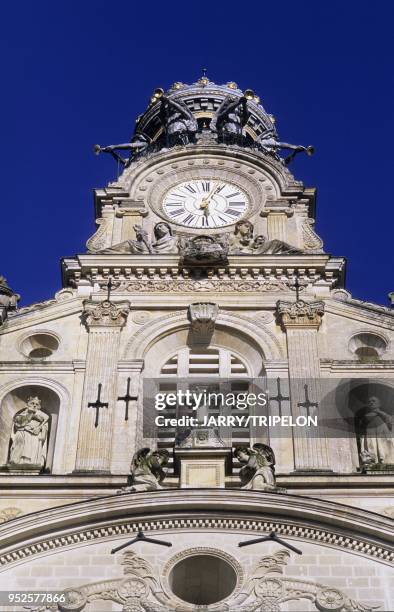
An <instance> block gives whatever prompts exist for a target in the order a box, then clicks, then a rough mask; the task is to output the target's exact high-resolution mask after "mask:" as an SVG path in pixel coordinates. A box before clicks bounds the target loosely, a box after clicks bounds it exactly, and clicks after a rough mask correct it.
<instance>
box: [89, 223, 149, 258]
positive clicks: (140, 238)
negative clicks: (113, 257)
mask: <svg viewBox="0 0 394 612" xmlns="http://www.w3.org/2000/svg"><path fill="white" fill-rule="evenodd" d="M134 231H135V236H136V239H135V240H125V241H124V242H119V244H115V245H114V246H112V247H108V248H107V249H103V250H102V251H100V253H133V254H134V255H141V254H143V253H152V252H153V249H152V245H151V242H150V240H149V236H148V232H147V231H146V230H144V229H143V228H142V227H141V225H134Z"/></svg>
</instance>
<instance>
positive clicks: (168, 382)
mask: <svg viewBox="0 0 394 612" xmlns="http://www.w3.org/2000/svg"><path fill="white" fill-rule="evenodd" d="M144 379H145V383H146V382H147V381H149V382H152V383H153V385H154V388H155V391H154V392H153V393H163V394H166V393H168V394H169V393H171V394H174V393H177V392H178V391H179V390H182V391H185V390H186V389H188V390H190V391H191V392H193V391H196V392H201V391H202V388H203V389H204V391H206V392H207V393H208V394H212V395H213V394H218V395H220V394H221V393H225V394H228V393H231V394H234V395H235V396H237V395H238V394H241V393H242V394H245V393H247V392H248V391H252V389H251V386H256V387H257V386H258V387H261V388H259V389H258V391H259V392H263V391H265V389H266V377H265V370H264V355H263V354H262V350H261V348H260V347H259V345H258V344H257V343H256V341H255V340H254V339H253V338H250V337H249V336H247V335H246V334H243V333H241V332H238V331H236V330H234V329H232V328H231V327H222V326H220V327H218V328H217V329H215V331H214V333H213V335H212V337H211V339H210V343H209V345H208V346H207V345H205V344H199V343H198V342H197V343H193V342H191V337H190V333H189V327H184V328H182V329H177V330H174V331H172V333H168V334H167V335H165V336H161V337H159V338H158V339H157V341H156V342H152V343H151V344H150V346H149V349H148V350H147V351H146V353H145V369H144ZM193 387H194V388H193ZM197 387H198V390H197ZM145 389H147V387H145ZM256 390H257V389H256ZM150 392H152V390H150ZM144 393H146V391H144ZM258 410H259V408H258V407H255V406H248V405H245V407H244V408H243V409H242V415H246V416H247V415H248V414H256V413H257V411H258ZM185 412H186V409H185V408H181V409H179V405H168V406H166V407H165V409H163V412H162V413H161V414H162V415H163V416H165V417H168V418H172V419H174V418H175V417H176V418H178V417H182V416H183V415H184V414H185ZM208 412H209V414H210V415H212V416H219V415H224V416H229V415H232V416H239V415H240V412H239V408H237V406H236V403H234V404H233V405H232V406H231V405H229V404H227V405H226V406H224V405H223V403H220V399H219V400H218V402H217V403H215V402H212V404H210V406H209V409H208ZM189 415H190V409H189ZM191 416H197V415H196V413H195V412H194V413H192V414H191ZM146 422H148V419H146ZM151 422H153V419H152V421H151ZM189 433H190V426H189V425H187V424H186V425H185V426H184V427H183V426H180V427H175V426H172V425H171V426H170V425H167V424H166V425H165V426H160V427H157V428H155V426H154V425H149V426H147V427H145V428H144V436H145V437H146V438H147V439H149V441H151V440H152V439H156V440H157V446H158V448H159V449H165V450H167V451H168V452H169V454H170V461H169V464H168V466H167V468H168V473H169V475H171V473H173V470H174V465H173V449H174V446H175V445H176V444H180V443H181V442H182V441H183V439H184V438H186V437H187V436H188V435H189ZM215 434H217V435H218V436H219V438H221V439H222V441H223V442H225V444H226V446H229V447H231V446H232V447H233V448H234V447H236V446H250V444H251V443H254V442H265V443H268V431H265V430H264V428H263V427H259V430H258V432H257V428H256V427H253V424H252V422H250V424H249V423H248V424H247V425H246V426H245V424H244V423H243V424H235V425H233V426H231V427H230V426H225V425H220V424H219V426H218V427H217V428H215ZM239 468H240V464H238V462H237V461H235V463H234V472H235V473H237V471H239Z"/></svg>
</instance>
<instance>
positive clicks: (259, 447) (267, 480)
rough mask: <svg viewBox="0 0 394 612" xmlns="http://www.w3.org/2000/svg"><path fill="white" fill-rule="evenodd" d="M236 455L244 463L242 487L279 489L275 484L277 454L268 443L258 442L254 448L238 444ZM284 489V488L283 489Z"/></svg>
mask: <svg viewBox="0 0 394 612" xmlns="http://www.w3.org/2000/svg"><path fill="white" fill-rule="evenodd" d="M234 457H236V459H238V461H239V462H240V463H242V464H243V467H242V468H241V470H240V472H239V476H240V479H241V485H242V487H241V488H242V489H247V490H249V491H250V490H253V491H276V492H277V491H278V490H279V488H278V487H277V486H276V484H275V455H274V451H273V450H272V448H271V447H270V446H267V444H260V443H256V444H254V445H253V447H252V448H245V447H243V446H238V447H237V448H236V449H235V451H234ZM281 490H282V491H284V489H281Z"/></svg>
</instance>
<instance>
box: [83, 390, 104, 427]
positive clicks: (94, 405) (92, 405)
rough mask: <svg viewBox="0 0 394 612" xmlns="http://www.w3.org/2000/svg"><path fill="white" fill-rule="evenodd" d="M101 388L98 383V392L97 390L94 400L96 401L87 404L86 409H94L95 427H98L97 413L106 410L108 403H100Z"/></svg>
mask: <svg viewBox="0 0 394 612" xmlns="http://www.w3.org/2000/svg"><path fill="white" fill-rule="evenodd" d="M101 387H102V384H101V383H99V386H98V390H97V399H96V401H95V402H89V403H88V408H96V418H95V421H94V426H95V427H98V424H99V412H100V408H108V402H102V401H101Z"/></svg>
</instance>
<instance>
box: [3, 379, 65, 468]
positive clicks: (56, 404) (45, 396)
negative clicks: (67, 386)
mask: <svg viewBox="0 0 394 612" xmlns="http://www.w3.org/2000/svg"><path fill="white" fill-rule="evenodd" d="M29 397H38V398H39V399H40V400H41V408H40V410H41V411H42V412H44V413H45V414H47V415H48V416H49V422H48V425H49V429H48V437H47V454H46V461H45V466H44V470H45V471H49V472H50V471H51V470H52V465H53V457H54V450H55V441H56V432H57V425H58V420H59V408H60V399H59V396H58V395H57V394H56V393H55V392H54V391H53V390H52V389H48V387H44V386H42V385H33V384H31V385H21V386H20V387H17V388H15V389H13V390H11V391H9V392H8V393H7V394H6V395H5V396H4V398H3V400H2V402H1V409H0V465H2V466H4V465H6V464H7V462H8V460H9V456H10V446H11V434H12V429H13V422H14V418H15V416H16V415H18V414H19V413H21V412H22V411H23V410H24V409H25V408H26V404H27V401H28V398H29Z"/></svg>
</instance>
